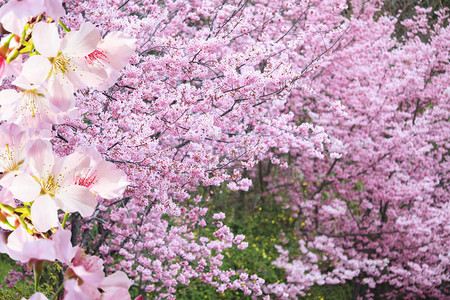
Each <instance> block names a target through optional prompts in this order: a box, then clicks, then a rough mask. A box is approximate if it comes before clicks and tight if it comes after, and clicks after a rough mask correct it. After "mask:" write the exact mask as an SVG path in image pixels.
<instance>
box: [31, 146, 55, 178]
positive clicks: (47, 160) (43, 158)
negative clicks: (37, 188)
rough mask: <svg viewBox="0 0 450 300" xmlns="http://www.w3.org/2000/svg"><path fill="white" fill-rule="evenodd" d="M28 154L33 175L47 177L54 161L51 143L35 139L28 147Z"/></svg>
mask: <svg viewBox="0 0 450 300" xmlns="http://www.w3.org/2000/svg"><path fill="white" fill-rule="evenodd" d="M28 155H29V159H30V166H31V168H32V171H33V173H35V174H34V175H36V176H38V177H45V178H47V176H48V175H50V174H51V170H52V167H53V165H54V163H55V156H54V154H53V151H52V145H51V144H50V143H49V142H48V141H44V140H35V141H34V142H33V144H32V145H31V147H30V148H29V149H28Z"/></svg>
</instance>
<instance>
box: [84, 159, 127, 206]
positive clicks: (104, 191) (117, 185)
mask: <svg viewBox="0 0 450 300" xmlns="http://www.w3.org/2000/svg"><path fill="white" fill-rule="evenodd" d="M97 177H98V181H97V182H96V183H95V184H93V185H92V187H91V190H92V191H94V192H96V193H98V195H99V196H100V197H103V198H105V199H113V198H116V197H120V196H122V194H123V192H124V191H125V189H126V188H127V186H128V184H129V182H128V181H127V175H126V174H125V172H123V171H122V170H120V169H118V168H117V167H116V166H115V165H114V164H113V163H111V162H108V161H102V162H100V163H99V164H98V166H97Z"/></svg>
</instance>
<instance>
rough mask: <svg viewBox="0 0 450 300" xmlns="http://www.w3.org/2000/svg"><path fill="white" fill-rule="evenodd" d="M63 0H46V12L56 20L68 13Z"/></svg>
mask: <svg viewBox="0 0 450 300" xmlns="http://www.w3.org/2000/svg"><path fill="white" fill-rule="evenodd" d="M61 2H62V1H61V0H44V3H45V4H44V5H45V14H46V15H48V16H50V17H52V18H53V19H54V20H58V19H59V18H61V17H62V16H64V15H65V14H66V11H65V10H64V7H63V6H62V3H61Z"/></svg>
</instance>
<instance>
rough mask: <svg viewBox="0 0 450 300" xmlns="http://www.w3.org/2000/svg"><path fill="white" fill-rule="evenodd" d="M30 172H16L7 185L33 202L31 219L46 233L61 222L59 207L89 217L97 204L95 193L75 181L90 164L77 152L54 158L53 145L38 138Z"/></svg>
mask: <svg viewBox="0 0 450 300" xmlns="http://www.w3.org/2000/svg"><path fill="white" fill-rule="evenodd" d="M28 153H29V165H30V174H28V173H20V174H16V175H15V176H14V178H13V179H12V180H11V181H10V182H8V183H0V184H3V186H5V187H7V188H8V189H9V190H10V191H11V193H12V194H13V195H14V197H16V198H17V199H19V200H21V201H23V202H33V205H32V207H31V218H32V220H33V225H34V226H35V227H36V229H37V230H39V231H41V232H45V231H47V230H49V229H50V228H51V227H55V226H57V225H58V218H57V210H58V209H62V210H63V211H65V212H76V211H77V212H79V213H80V214H81V215H82V216H83V217H87V216H90V215H91V214H92V213H93V212H94V210H95V207H96V206H97V201H96V199H95V196H94V195H93V194H92V193H91V192H90V191H89V189H88V188H86V187H84V186H80V185H77V184H76V183H75V182H73V174H74V173H75V172H76V171H77V170H78V169H82V168H84V167H85V166H87V165H88V164H89V161H88V159H81V160H80V156H79V155H77V154H72V155H69V156H66V157H62V158H60V157H55V156H54V154H53V152H52V149H51V145H50V144H49V143H48V142H46V141H43V140H36V141H35V142H33V144H32V145H31V147H30V148H29V152H28ZM24 187H26V188H24Z"/></svg>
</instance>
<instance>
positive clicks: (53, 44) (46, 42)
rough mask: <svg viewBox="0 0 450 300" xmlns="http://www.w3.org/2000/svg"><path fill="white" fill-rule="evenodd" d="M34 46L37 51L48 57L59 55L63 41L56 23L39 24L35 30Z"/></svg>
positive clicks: (33, 35)
mask: <svg viewBox="0 0 450 300" xmlns="http://www.w3.org/2000/svg"><path fill="white" fill-rule="evenodd" d="M32 37H33V44H34V47H35V48H36V50H37V51H38V52H39V53H40V54H42V55H44V56H46V57H56V56H57V55H58V52H59V49H60V45H61V41H60V39H59V34H58V28H57V27H56V24H55V23H51V24H48V23H44V22H39V23H37V24H36V25H34V28H33V34H32Z"/></svg>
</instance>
